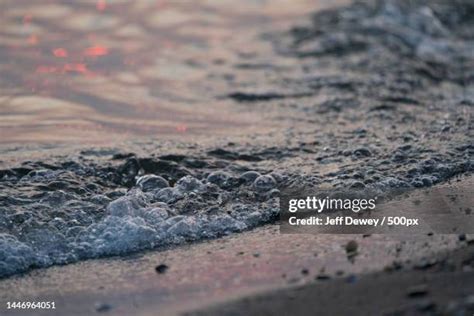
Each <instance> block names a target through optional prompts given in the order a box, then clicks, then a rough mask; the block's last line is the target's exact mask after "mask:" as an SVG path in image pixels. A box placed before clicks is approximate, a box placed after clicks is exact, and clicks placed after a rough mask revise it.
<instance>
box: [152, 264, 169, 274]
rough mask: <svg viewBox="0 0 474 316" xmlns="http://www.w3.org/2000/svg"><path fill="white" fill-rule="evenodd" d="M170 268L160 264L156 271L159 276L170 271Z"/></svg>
mask: <svg viewBox="0 0 474 316" xmlns="http://www.w3.org/2000/svg"><path fill="white" fill-rule="evenodd" d="M168 268H169V267H168V266H167V265H166V264H163V263H162V264H160V265H157V266H156V267H155V271H156V272H157V273H158V274H163V273H165V272H166V271H167V270H168Z"/></svg>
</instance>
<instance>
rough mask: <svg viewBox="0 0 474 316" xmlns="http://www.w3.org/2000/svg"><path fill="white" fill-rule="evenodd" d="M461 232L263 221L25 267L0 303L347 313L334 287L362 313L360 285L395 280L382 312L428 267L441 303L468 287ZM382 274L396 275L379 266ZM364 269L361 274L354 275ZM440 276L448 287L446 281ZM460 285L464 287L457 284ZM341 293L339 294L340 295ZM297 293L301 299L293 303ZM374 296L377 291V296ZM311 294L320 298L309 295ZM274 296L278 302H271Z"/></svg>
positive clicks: (88, 309) (117, 311)
mask: <svg viewBox="0 0 474 316" xmlns="http://www.w3.org/2000/svg"><path fill="white" fill-rule="evenodd" d="M473 181H474V179H473V178H472V177H468V178H461V179H459V181H457V180H454V181H453V182H452V183H451V184H444V185H442V186H435V187H433V188H432V190H436V189H439V188H440V187H443V188H453V189H456V190H462V189H466V188H471V187H472V184H473ZM420 194H421V192H418V191H415V192H413V193H412V194H411V195H410V196H409V197H408V198H406V199H405V202H406V206H407V207H409V206H410V205H412V207H413V205H415V204H414V203H413V201H415V200H416V199H418V198H419V197H420ZM472 202H473V200H472V195H463V196H460V197H459V200H458V201H457V203H460V204H463V203H468V204H469V203H470V204H471V205H472ZM466 238H467V240H460V238H459V236H458V235H436V234H435V235H431V234H430V235H417V234H414V235H406V236H393V235H371V236H361V235H307V234H304V235H303V234H280V232H279V227H278V225H267V226H264V227H260V228H257V229H255V230H252V231H248V232H245V233H242V234H236V235H232V236H228V237H224V238H222V239H217V240H211V241H204V242H199V243H195V244H190V245H186V246H181V247H178V248H174V249H169V250H162V251H149V252H146V253H143V254H138V255H135V256H129V257H124V258H109V259H100V260H89V261H85V262H79V263H76V264H71V265H67V266H56V267H51V268H48V269H40V270H33V271H31V272H29V273H26V274H23V275H17V276H13V277H10V278H7V279H4V280H1V281H0V293H1V301H2V304H5V303H6V302H7V301H18V300H22V301H27V300H35V301H55V302H56V306H57V309H56V310H54V311H34V312H19V311H11V310H10V311H6V310H4V312H5V313H3V315H20V314H22V315H33V314H34V315H52V314H54V315H85V314H91V313H96V312H97V310H101V308H104V306H106V308H105V309H109V310H108V312H110V314H113V315H130V314H134V315H156V313H157V311H159V314H160V315H174V314H180V313H183V312H189V311H193V310H200V309H203V308H209V306H212V305H215V304H219V303H221V304H222V303H223V302H229V301H232V300H236V299H239V298H240V297H243V296H251V297H254V298H253V299H250V302H251V304H250V305H245V307H243V305H242V304H243V303H241V301H238V302H237V303H235V304H232V305H229V306H230V307H229V308H230V310H229V311H232V312H233V313H236V311H245V313H246V314H247V313H249V314H256V315H257V314H260V315H261V313H260V312H262V313H263V314H265V313H267V314H269V313H271V311H272V310H273V311H274V310H275V308H276V309H283V308H285V310H287V311H290V310H293V308H296V307H295V306H294V305H293V304H295V303H296V302H298V304H299V303H302V304H303V305H302V307H300V308H299V309H298V308H297V309H295V311H298V312H300V313H303V312H305V311H307V309H306V307H308V308H309V307H311V308H312V307H314V305H313V304H319V303H318V302H322V303H321V304H326V305H324V306H327V309H324V310H325V311H327V312H328V313H330V312H339V311H344V312H346V311H347V312H348V311H349V309H348V310H338V308H339V307H340V305H339V304H335V303H334V302H335V301H334V300H335V298H334V297H332V296H331V295H332V294H331V293H335V292H338V293H341V294H339V296H337V297H339V298H340V299H342V300H343V301H344V302H347V304H349V305H347V306H349V307H348V308H353V307H350V306H353V305H351V304H353V303H354V302H356V301H358V300H359V299H364V302H365V303H364V304H365V306H366V307H365V308H367V311H369V312H370V311H371V309H370V308H376V307H377V306H378V305H371V304H370V302H371V300H369V299H368V297H370V295H367V291H373V292H374V293H376V292H377V290H376V289H377V288H378V286H385V285H387V284H388V283H391V282H392V281H393V280H396V282H398V283H397V284H399V286H400V287H398V286H393V287H384V288H386V289H387V290H388V289H389V288H390V291H392V292H393V293H392V292H390V295H391V297H392V299H391V300H390V304H387V305H386V307H387V308H388V309H390V308H392V307H394V306H397V302H399V300H398V297H399V296H400V297H401V298H400V299H404V298H405V296H403V295H402V294H400V293H404V292H403V291H402V290H401V289H400V288H405V286H406V285H407V284H412V283H416V282H418V281H419V280H421V279H423V278H424V275H425V274H428V273H429V278H433V283H430V286H432V287H434V288H435V290H433V291H434V292H435V293H438V294H436V295H438V296H443V295H444V294H443V293H445V292H439V291H440V289H444V290H443V291H448V292H449V293H450V294H449V295H447V294H446V295H444V296H443V300H442V302H445V301H447V300H448V299H449V298H451V296H453V297H454V296H456V297H458V296H459V297H460V296H462V295H461V294H460V292H459V291H463V289H469V287H467V285H468V284H469V282H467V281H466V282H465V283H463V282H464V281H463V280H468V279H469V278H472V277H473V276H472V273H471V272H469V271H467V272H469V273H466V274H462V271H463V270H462V264H463V263H462V262H463V260H461V259H456V258H464V257H465V256H466V255H468V254H470V253H472V247H471V246H468V245H469V238H470V236H469V235H468V236H467V237H466ZM351 240H354V241H356V242H357V244H358V249H359V251H358V255H357V256H356V257H355V260H354V261H352V260H349V259H348V257H347V254H346V251H345V246H346V244H347V243H348V242H349V241H351ZM451 253H452V254H453V255H451ZM443 258H444V259H443ZM446 258H453V260H455V261H454V263H455V264H458V263H459V265H460V266H459V267H457V266H456V268H455V269H454V271H455V272H452V271H451V270H449V269H448V270H446V269H445V268H446V265H447V263H446ZM427 262H428V263H427ZM160 264H164V265H166V266H167V267H168V269H166V271H165V272H164V273H157V271H156V269H155V268H156V267H157V266H159V265H160ZM464 264H465V265H469V264H470V263H464ZM413 267H421V269H422V270H421V271H422V272H420V270H412V269H413ZM433 267H435V268H433ZM439 267H443V269H441V270H440V269H438V268H439ZM426 268H430V269H426ZM431 268H433V269H431ZM398 269H400V271H398ZM384 270H387V271H392V270H397V272H393V273H382V272H380V271H384ZM435 272H436V273H435ZM438 272H439V273H438ZM363 275H366V277H361V276H363ZM347 278H355V279H354V280H359V279H361V280H362V281H361V282H360V283H359V282H358V281H356V282H355V285H353V286H352V287H350V288H347V289H346V287H345V284H346V281H347ZM420 278H421V279H420ZM466 278H467V279H466ZM446 282H448V283H450V284H451V285H450V286H449V287H445V286H444V284H445V283H446ZM461 283H462V284H464V285H466V286H458V285H457V284H461ZM301 286H303V287H302V288H301ZM277 289H287V290H285V291H283V292H281V291H280V292H276V293H273V292H272V293H273V294H267V295H266V296H264V297H267V298H268V300H265V299H264V300H263V301H262V300H260V297H261V296H256V295H257V294H258V293H262V292H267V291H275V290H277ZM299 289H302V290H299ZM341 289H344V291H347V292H344V291H343V292H339V291H340V290H341ZM451 289H452V291H451ZM300 291H302V292H300ZM450 291H451V292H450ZM448 292H446V293H448ZM295 293H297V295H296V296H297V297H298V298H299V300H293V298H294V295H295ZM300 293H302V295H300ZM321 293H325V294H324V295H323V294H321ZM344 293H346V294H344ZM313 294H314V295H313ZM376 294H377V293H376ZM392 294H393V296H392ZM377 295H379V296H380V297H382V296H383V294H380V293H378V294H377ZM438 296H434V299H437V297H438ZM311 297H312V298H311ZM319 297H321V298H320V299H321V301H320V300H319V299H316V298H319ZM375 297H377V296H375ZM273 298H275V299H276V300H277V301H278V302H279V303H278V304H280V305H277V304H274V303H273V301H274V300H273ZM280 298H281V299H280ZM331 300H332V301H331ZM387 300H388V299H386V300H385V301H387ZM374 301H376V299H375V298H374ZM245 302H247V300H246V301H245ZM262 302H267V303H266V304H264V303H262ZM270 302H271V303H270ZM383 302H384V300H382V301H380V302H379V303H377V304H382V303H383ZM227 304H228V303H225V305H218V306H220V307H218V309H212V312H213V313H215V314H221V312H223V311H228V310H227V309H226V308H227V307H223V306H227ZM245 304H246V303H245ZM286 304H288V305H286ZM285 306H287V307H285ZM223 308H224V309H223ZM207 312H211V310H206V313H207Z"/></svg>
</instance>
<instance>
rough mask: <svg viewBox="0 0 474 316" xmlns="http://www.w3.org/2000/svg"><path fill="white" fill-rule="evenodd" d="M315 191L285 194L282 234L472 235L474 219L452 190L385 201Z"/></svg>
mask: <svg viewBox="0 0 474 316" xmlns="http://www.w3.org/2000/svg"><path fill="white" fill-rule="evenodd" d="M311 191H314V190H305V189H299V190H293V191H288V192H282V194H281V196H280V221H279V223H280V231H281V232H282V233H305V234H308V233H309V234H314V233H326V234H340V233H343V234H344V233H347V234H359V233H361V234H373V233H375V234H377V233H394V234H405V233H416V234H418V233H421V234H424V233H442V234H460V233H474V216H472V215H471V213H470V212H466V211H465V210H464V209H463V208H462V207H460V200H457V201H455V202H453V189H452V188H449V189H446V190H444V189H443V188H440V189H430V190H428V191H423V190H417V191H416V192H402V193H400V192H398V194H396V195H394V196H390V197H387V196H384V197H382V198H379V196H378V195H376V194H371V192H367V191H363V192H360V191H359V192H355V191H350V192H341V191H339V192H328V191H326V192H319V194H314V192H311ZM312 193H313V194H312ZM460 196H461V195H460Z"/></svg>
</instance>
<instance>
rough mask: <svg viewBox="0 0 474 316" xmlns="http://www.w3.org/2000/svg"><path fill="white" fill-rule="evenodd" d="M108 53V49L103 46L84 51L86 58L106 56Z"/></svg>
mask: <svg viewBox="0 0 474 316" xmlns="http://www.w3.org/2000/svg"><path fill="white" fill-rule="evenodd" d="M108 53H109V50H108V48H107V47H103V46H92V47H89V48H87V49H86V50H84V55H86V56H104V55H107V54H108Z"/></svg>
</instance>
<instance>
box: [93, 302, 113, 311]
mask: <svg viewBox="0 0 474 316" xmlns="http://www.w3.org/2000/svg"><path fill="white" fill-rule="evenodd" d="M111 309H112V305H110V304H107V303H97V304H95V310H96V311H97V312H99V313H105V312H108V311H110V310H111Z"/></svg>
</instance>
